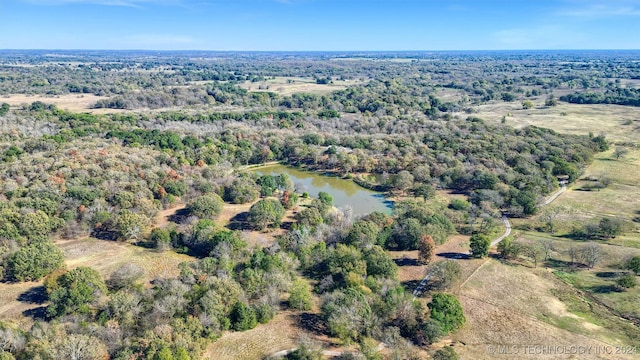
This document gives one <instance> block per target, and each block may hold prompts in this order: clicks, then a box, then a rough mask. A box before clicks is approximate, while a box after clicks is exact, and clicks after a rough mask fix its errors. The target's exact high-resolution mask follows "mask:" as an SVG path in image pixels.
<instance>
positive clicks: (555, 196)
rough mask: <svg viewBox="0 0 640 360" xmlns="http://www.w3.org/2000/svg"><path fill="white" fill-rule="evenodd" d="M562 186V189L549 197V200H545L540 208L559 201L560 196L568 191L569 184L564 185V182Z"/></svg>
mask: <svg viewBox="0 0 640 360" xmlns="http://www.w3.org/2000/svg"><path fill="white" fill-rule="evenodd" d="M561 184H562V187H561V188H560V190H558V191H556V192H555V193H553V194H552V195H551V196H549V198H548V199H547V200H545V202H543V203H542V204H540V206H545V205H549V204H551V203H552V202H553V200H555V199H557V198H558V196H560V195H561V194H562V193H563V192H565V191H567V184H566V183H564V182H563V183H561Z"/></svg>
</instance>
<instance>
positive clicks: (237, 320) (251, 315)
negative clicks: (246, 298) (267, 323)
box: [231, 301, 258, 331]
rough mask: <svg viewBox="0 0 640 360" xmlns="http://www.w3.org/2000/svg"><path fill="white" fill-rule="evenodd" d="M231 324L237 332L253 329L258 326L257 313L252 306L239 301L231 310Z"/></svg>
mask: <svg viewBox="0 0 640 360" xmlns="http://www.w3.org/2000/svg"><path fill="white" fill-rule="evenodd" d="M231 324H232V325H233V329H234V330H236V331H245V330H249V329H253V328H254V327H256V325H258V320H257V319H256V313H255V311H254V310H253V309H252V308H251V306H249V305H247V304H245V303H243V302H242V301H238V302H237V303H236V304H235V305H234V306H233V309H232V310H231Z"/></svg>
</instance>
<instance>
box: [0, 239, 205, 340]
mask: <svg viewBox="0 0 640 360" xmlns="http://www.w3.org/2000/svg"><path fill="white" fill-rule="evenodd" d="M56 245H57V246H58V247H59V248H60V249H61V250H62V251H63V252H64V253H65V259H66V260H65V263H66V266H67V268H69V269H72V268H75V267H78V266H88V267H91V268H93V269H96V270H97V271H98V272H100V274H101V275H102V277H103V278H105V279H108V278H109V276H110V275H111V273H112V272H113V271H115V270H116V269H118V268H119V267H120V266H122V265H123V264H127V263H132V264H135V265H137V266H139V267H140V268H142V269H143V270H144V272H145V273H144V276H143V279H142V280H143V282H144V283H145V285H146V286H150V283H149V282H150V281H151V280H153V279H156V278H167V277H175V276H178V275H179V273H180V270H179V268H178V264H180V263H181V262H184V261H193V258H191V257H190V256H187V255H182V254H178V253H175V252H172V251H166V252H157V251H155V250H151V249H146V248H142V247H139V246H135V245H131V244H128V243H120V242H114V241H107V240H98V239H94V238H82V239H75V240H65V241H58V242H57V243H56ZM40 286H42V281H40V282H29V283H17V284H11V283H0V321H4V320H12V322H14V323H16V324H18V325H19V326H21V327H22V328H28V327H29V326H30V325H31V324H32V323H33V320H32V318H30V317H29V315H28V314H27V313H25V311H28V310H31V309H35V308H38V307H40V306H43V305H46V303H32V302H29V301H28V300H22V299H21V294H24V293H26V292H27V291H33V290H37V289H38V288H39V287H40Z"/></svg>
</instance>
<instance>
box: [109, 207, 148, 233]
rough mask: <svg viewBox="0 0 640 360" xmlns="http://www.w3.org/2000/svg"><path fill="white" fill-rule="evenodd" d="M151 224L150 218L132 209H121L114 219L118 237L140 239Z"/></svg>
mask: <svg viewBox="0 0 640 360" xmlns="http://www.w3.org/2000/svg"><path fill="white" fill-rule="evenodd" d="M148 224H149V219H148V218H147V217H145V216H144V215H142V214H138V213H135V212H133V211H131V210H121V211H120V212H119V213H118V215H116V218H115V220H114V229H115V230H116V232H117V233H118V239H120V240H130V239H138V238H139V237H140V235H141V234H142V233H143V232H144V231H145V229H146V228H147V226H148Z"/></svg>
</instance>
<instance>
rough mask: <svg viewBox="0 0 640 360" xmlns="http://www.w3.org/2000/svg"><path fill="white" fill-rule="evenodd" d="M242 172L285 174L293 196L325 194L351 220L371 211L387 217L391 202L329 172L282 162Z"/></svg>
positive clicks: (262, 165)
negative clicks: (350, 213) (345, 209)
mask: <svg viewBox="0 0 640 360" xmlns="http://www.w3.org/2000/svg"><path fill="white" fill-rule="evenodd" d="M244 171H252V172H257V173H259V174H261V175H277V174H283V173H284V174H286V175H288V176H289V177H290V178H291V180H292V181H293V182H294V184H296V187H297V192H300V193H303V192H308V193H309V194H310V195H311V196H314V197H315V196H317V194H318V193H319V192H321V191H322V192H327V193H329V194H330V195H331V196H332V197H333V198H334V206H336V207H344V206H348V207H351V209H352V210H353V214H354V215H355V216H361V215H366V214H369V213H371V212H373V211H382V212H385V213H391V210H392V209H393V201H392V200H391V199H388V198H387V197H386V196H385V194H384V193H383V192H379V191H375V190H373V189H369V188H367V187H365V186H362V185H361V184H360V183H359V181H355V180H354V178H351V177H342V176H339V175H336V173H334V172H330V171H322V172H321V171H314V170H311V169H308V168H305V167H298V166H293V165H289V164H285V163H282V162H270V163H266V164H260V165H256V166H253V167H249V168H245V169H244Z"/></svg>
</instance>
